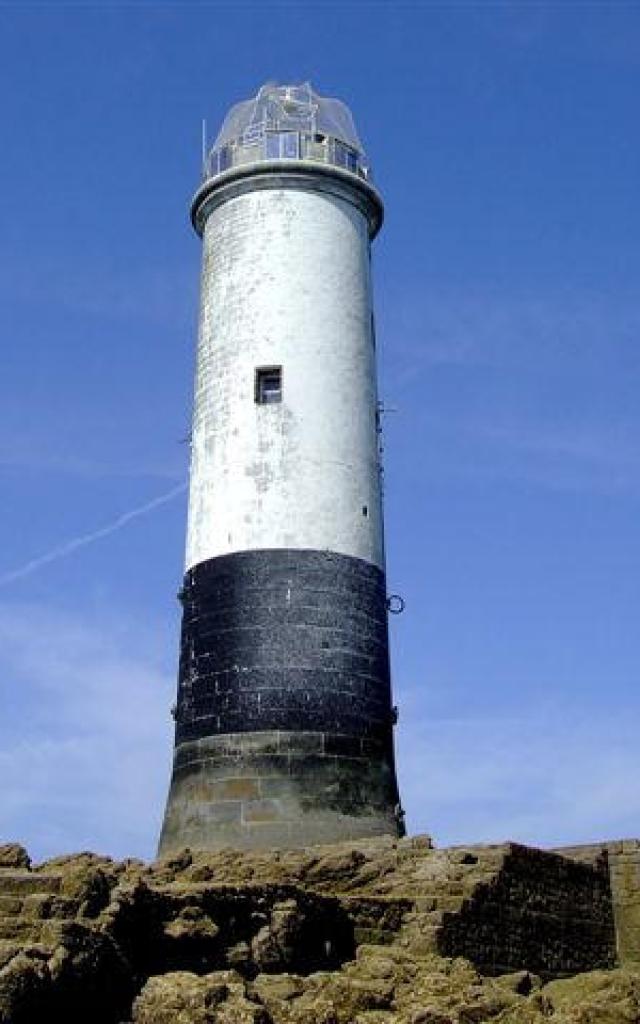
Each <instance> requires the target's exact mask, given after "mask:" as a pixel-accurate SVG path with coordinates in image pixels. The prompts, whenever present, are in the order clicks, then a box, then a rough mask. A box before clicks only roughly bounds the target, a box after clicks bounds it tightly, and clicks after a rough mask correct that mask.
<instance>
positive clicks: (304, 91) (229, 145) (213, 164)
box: [203, 82, 371, 180]
mask: <svg viewBox="0 0 640 1024" xmlns="http://www.w3.org/2000/svg"><path fill="white" fill-rule="evenodd" d="M274 160H311V161H314V162H317V163H323V164H332V165H333V166H334V167H339V168H341V169H342V170H345V171H349V172H351V173H352V174H355V175H357V176H358V177H360V178H364V179H365V180H369V179H370V177H371V175H370V170H369V163H368V160H367V158H366V155H365V153H364V150H363V148H362V144H361V142H360V139H359V138H358V133H357V132H356V128H355V125H354V123H353V117H352V116H351V111H350V110H349V108H348V107H347V106H345V104H344V103H342V102H341V101H340V100H336V99H329V98H327V97H325V96H319V95H318V93H317V92H314V90H313V89H312V88H311V85H310V84H309V82H305V83H304V84H302V85H278V84H277V83H276V82H267V83H266V84H265V85H263V86H262V88H261V89H260V90H259V92H258V95H257V96H256V97H255V98H254V99H251V100H245V101H244V102H242V103H236V105H235V106H233V107H232V108H231V110H230V111H229V113H228V114H227V116H226V118H225V119H224V122H223V125H222V128H221V129H220V131H219V133H218V136H217V138H216V140H215V142H214V144H213V146H212V148H211V149H210V150H209V151H208V153H206V155H205V159H204V166H203V178H204V179H205V180H207V179H210V178H215V177H217V176H218V175H219V174H223V173H224V172H225V171H228V170H230V169H231V168H233V167H238V166H241V165H242V164H250V163H259V162H271V161H274Z"/></svg>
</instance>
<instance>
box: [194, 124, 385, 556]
mask: <svg viewBox="0 0 640 1024" xmlns="http://www.w3.org/2000/svg"><path fill="white" fill-rule="evenodd" d="M283 134H285V133H283ZM314 134H316V135H318V134H319V133H318V132H316V133H314ZM316 145H317V144H316ZM278 169H279V170H283V168H282V167H281V166H280V167H279V168H278ZM296 170H299V165H298V166H297V167H296ZM203 243H204V253H203V269H202V285H201V288H202V291H201V320H200V332H199V344H198V363H197V372H196V389H195V407H194V419H193V435H192V445H193V447H192V465H191V491H190V500H189V521H188V531H187V554H186V568H187V569H189V568H191V566H193V565H197V564H198V563H199V562H203V561H205V560H206V559H208V558H214V557H216V556H218V555H223V554H228V553H230V552H233V551H247V550H252V549H257V548H311V549H315V550H329V551H336V552H340V553H343V554H345V555H352V556H354V557H356V558H363V559H365V560H366V561H369V562H372V563H373V564H375V565H377V566H380V567H382V564H383V540H382V515H381V495H380V466H379V453H378V445H377V431H376V426H377V424H376V408H377V395H376V373H375V341H374V330H373V323H372V313H371V310H372V297H371V274H370V260H369V222H368V220H367V217H366V216H365V213H364V212H363V211H362V210H361V209H358V208H357V207H356V206H354V204H353V201H352V200H351V201H348V200H346V199H343V198H340V197H339V195H335V196H334V195H330V194H327V193H326V192H319V191H312V190H309V191H302V190H298V189H291V188H287V189H277V188H271V189H264V190H258V191H250V192H247V193H245V194H243V195H239V196H237V197H236V198H233V199H230V200H229V201H228V202H225V203H224V204H222V205H221V206H218V207H217V208H216V209H215V210H213V212H211V213H210V214H209V216H208V218H207V220H206V224H205V227H204V232H203ZM261 367H264V368H269V367H275V368H278V369H280V371H281V394H280V399H281V400H280V401H279V402H274V403H273V404H272V406H271V408H270V409H268V410H265V409H263V408H261V406H260V404H259V402H258V401H256V398H259V395H257V394H256V386H257V384H256V373H257V372H259V369H260V368H261ZM265 413H266V415H265Z"/></svg>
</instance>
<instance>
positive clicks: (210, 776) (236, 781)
mask: <svg viewBox="0 0 640 1024" xmlns="http://www.w3.org/2000/svg"><path fill="white" fill-rule="evenodd" d="M395 786H396V784H395V773H394V769H393V764H392V762H391V760H390V758H389V756H388V754H387V753H386V752H385V749H384V745H383V744H381V743H379V742H377V741H375V740H367V739H360V738H358V737H352V736H342V735H336V734H331V733H314V732H295V733H289V732H264V733H237V734H232V735H226V736H210V737H207V738H204V739H200V740H196V741H194V742H191V743H182V744H180V746H179V747H178V748H177V749H176V753H175V760H174V770H173V778H172V781H171V788H170V790H169V798H168V801H167V810H166V814H165V820H164V825H163V829H162V835H161V837H160V844H159V854H160V855H161V856H165V855H167V854H168V853H171V852H172V851H175V850H180V849H184V847H185V846H188V847H192V848H193V849H198V850H219V849H222V848H224V847H229V846H231V847H234V848H237V849H241V850H249V849H268V848H276V849H277V848H296V847H303V846H311V845H314V844H316V843H328V842H329V843H330V842H339V841H340V840H346V839H364V838H370V837H373V836H385V835H387V836H395V837H397V836H398V835H400V834H402V832H403V827H402V819H401V816H400V814H399V812H398V811H396V810H395V807H396V804H395V801H397V790H396V788H395Z"/></svg>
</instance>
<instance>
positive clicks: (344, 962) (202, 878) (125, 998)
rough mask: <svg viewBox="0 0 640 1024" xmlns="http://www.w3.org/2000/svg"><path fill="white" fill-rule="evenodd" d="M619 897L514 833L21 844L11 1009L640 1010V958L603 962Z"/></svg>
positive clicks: (12, 925)
mask: <svg viewBox="0 0 640 1024" xmlns="http://www.w3.org/2000/svg"><path fill="white" fill-rule="evenodd" d="M609 904H610V900H609ZM609 904H608V903H607V898H606V874H605V873H604V872H603V869H602V867H601V866H598V865H596V866H595V867H594V866H593V865H583V864H576V863H573V862H571V861H568V860H565V858H563V857H560V856H558V855H556V854H547V853H543V852H542V851H537V850H528V849H527V848H524V847H519V846H516V845H514V844H503V845H500V846H474V847H465V848H456V849H449V850H434V849H433V848H432V846H431V844H430V842H429V840H428V839H427V838H426V837H417V838H413V839H401V840H393V839H381V840H367V841H360V842H352V843H341V844H336V845H334V846H327V847H315V848H310V849H307V850H297V851H271V852H260V853H258V852H256V853H245V854H239V853H238V852H237V851H222V852H219V853H214V854H205V853H198V854H194V853H191V852H189V851H184V852H183V853H181V854H179V855H178V856H174V857H171V858H169V859H167V860H163V861H159V862H156V863H154V864H144V863H142V862H140V861H134V860H128V861H122V862H114V861H112V860H110V859H109V858H105V857H99V856H96V855H94V854H90V853H81V854H78V855H75V856H65V857H58V858H55V859H53V860H49V861H47V862H46V863H44V864H40V865H36V866H33V865H31V863H30V861H29V857H28V854H27V853H26V851H24V850H23V849H22V848H21V847H19V846H17V845H16V844H10V845H7V846H4V847H0V1024H34V1022H35V1021H38V1020H45V1019H47V1020H48V1019H51V1020H54V1019H55V1020H64V1022H65V1024H80V1022H82V1024H85V1022H86V1021H88V1020H90V1021H91V1022H92V1024H120V1022H125V1021H127V1022H135V1024H165V1022H166V1024H169V1021H171V1024H482V1022H483V1021H496V1022H500V1024H543V1022H548V1021H551V1022H552V1024H598V1022H602V1024H618V1022H619V1024H631V1022H636V1024H640V973H635V972H634V971H631V970H622V969H602V968H603V967H604V968H610V967H612V966H613V953H612V950H613V948H614V946H613V943H614V937H613V931H612V922H611V915H610V906H609ZM461 954H464V955H461ZM590 968H597V969H594V970H590ZM565 975H567V976H566V977H565Z"/></svg>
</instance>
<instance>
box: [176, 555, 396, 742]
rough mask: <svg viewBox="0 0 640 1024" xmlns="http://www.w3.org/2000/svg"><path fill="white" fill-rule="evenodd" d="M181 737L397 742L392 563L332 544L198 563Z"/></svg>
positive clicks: (185, 630)
mask: <svg viewBox="0 0 640 1024" xmlns="http://www.w3.org/2000/svg"><path fill="white" fill-rule="evenodd" d="M181 597H182V601H183V604H184V614H183V622H182V641H181V655H180V673H179V686H178V704H177V715H176V743H177V744H179V743H183V742H188V741H192V740H196V739H199V738H202V737H205V736H212V735H220V734H225V733H238V732H264V731H270V730H285V731H290V732H318V733H332V734H340V735H342V736H351V737H357V738H359V739H374V740H378V741H380V742H381V743H382V744H383V746H384V747H385V748H387V749H388V748H389V747H390V745H391V732H392V716H391V691H390V682H389V654H388V635H387V608H386V586H385V577H384V573H383V572H382V571H381V570H380V569H378V568H377V567H376V566H374V565H371V564H370V563H368V562H364V561H362V560H361V559H358V558H352V557H349V556H347V555H340V554H336V553H333V552H325V551H309V550H290V549H274V550H259V551H243V552H239V553H236V554H230V555H222V556H220V557H219V558H213V559H210V560H208V561H206V562H202V563H201V564H200V565H197V566H195V567H193V568H192V569H190V570H189V571H188V572H187V573H186V575H185V579H184V586H183V590H182V591H181Z"/></svg>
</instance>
